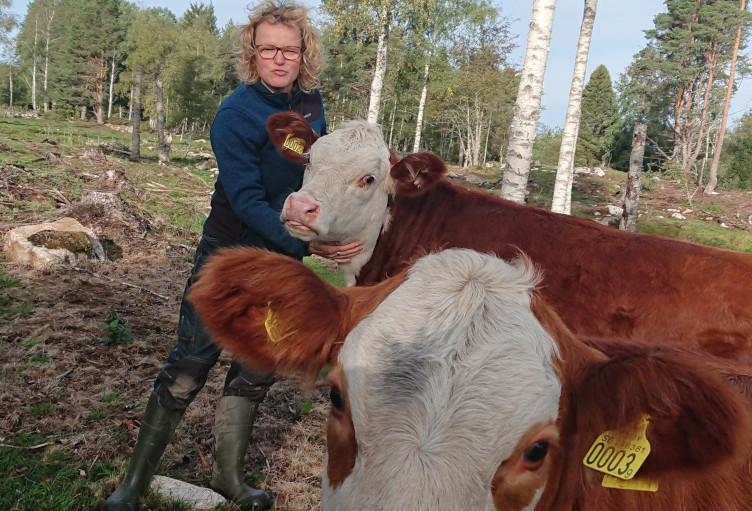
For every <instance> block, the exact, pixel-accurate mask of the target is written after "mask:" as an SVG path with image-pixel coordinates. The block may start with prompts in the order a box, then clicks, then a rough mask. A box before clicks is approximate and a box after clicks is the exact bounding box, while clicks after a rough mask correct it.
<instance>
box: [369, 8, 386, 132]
mask: <svg viewBox="0 0 752 511" xmlns="http://www.w3.org/2000/svg"><path fill="white" fill-rule="evenodd" d="M389 6H390V2H383V3H382V4H381V10H380V12H379V44H378V47H377V50H376V67H374V70H373V80H371V95H370V98H369V100H368V117H367V120H368V122H372V123H374V124H375V123H377V122H378V121H379V105H380V104H381V90H382V89H383V88H384V76H385V75H386V57H387V44H388V42H389Z"/></svg>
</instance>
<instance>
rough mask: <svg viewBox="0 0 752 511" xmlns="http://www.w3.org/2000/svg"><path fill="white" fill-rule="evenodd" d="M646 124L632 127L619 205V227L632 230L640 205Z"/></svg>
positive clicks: (635, 225) (634, 226) (633, 229)
mask: <svg viewBox="0 0 752 511" xmlns="http://www.w3.org/2000/svg"><path fill="white" fill-rule="evenodd" d="M646 137H647V125H645V124H638V125H636V126H635V128H634V135H633V137H632V153H631V154H630V156H629V172H628V173H627V183H626V185H625V186H624V194H623V195H622V197H621V205H622V208H624V210H623V211H622V214H621V220H620V221H619V229H621V230H622V231H631V232H634V231H635V228H636V227H637V212H638V209H639V205H640V187H641V186H642V183H641V176H642V160H643V158H644V156H645V138H646Z"/></svg>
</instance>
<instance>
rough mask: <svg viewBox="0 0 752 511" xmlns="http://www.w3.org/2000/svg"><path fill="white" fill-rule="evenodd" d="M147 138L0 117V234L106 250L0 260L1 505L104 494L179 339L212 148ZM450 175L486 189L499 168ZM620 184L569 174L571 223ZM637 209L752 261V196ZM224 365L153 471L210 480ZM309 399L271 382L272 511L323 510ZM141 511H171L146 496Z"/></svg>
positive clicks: (261, 448) (536, 177)
mask: <svg viewBox="0 0 752 511" xmlns="http://www.w3.org/2000/svg"><path fill="white" fill-rule="evenodd" d="M143 141H144V144H143V145H142V159H141V161H138V162H132V161H129V159H128V157H127V154H126V153H127V148H128V147H130V134H129V133H127V130H126V129H125V128H124V127H118V126H96V125H91V124H82V123H64V122H52V121H45V120H26V119H3V120H0V189H1V190H2V199H1V200H0V212H2V225H0V231H1V232H2V233H3V234H4V233H5V232H7V231H8V230H10V229H12V228H14V227H17V226H22V225H28V224H34V223H41V222H43V221H48V220H52V219H57V218H61V217H64V216H71V217H74V218H76V219H77V220H79V221H80V222H81V223H82V224H84V225H86V226H88V227H91V228H92V229H94V230H95V232H97V234H98V235H99V236H100V237H101V238H103V239H107V240H108V246H109V247H110V250H109V254H111V255H112V259H113V260H109V261H105V262H101V263H84V264H80V265H78V266H77V267H67V266H61V267H56V268H52V269H49V270H46V271H35V270H31V269H28V268H24V267H20V266H18V265H16V264H13V263H10V262H8V261H7V258H3V260H2V262H1V263H0V345H1V347H0V409H2V410H3V413H2V414H0V474H3V475H0V509H19V510H27V509H28V510H31V509H33V510H35V511H40V510H56V511H57V510H61V509H90V508H91V507H92V506H94V505H96V504H97V503H98V502H99V501H100V500H101V499H102V498H104V497H106V496H107V495H108V494H109V493H110V492H111V491H112V490H113V489H114V487H115V485H116V484H117V483H118V482H119V478H120V477H121V476H122V474H123V471H124V466H125V463H126V461H127V457H128V455H129V454H130V452H131V450H132V447H133V443H134V441H135V434H136V431H137V422H138V419H139V417H140V416H141V414H142V409H143V407H144V406H145V403H146V401H147V399H148V395H149V392H150V386H151V383H152V381H153V378H154V376H155V375H156V374H157V372H158V370H159V369H160V368H161V364H162V361H163V359H164V358H165V357H166V355H167V353H168V352H169V350H170V348H171V347H172V345H173V343H174V331H175V327H176V324H177V315H178V304H179V301H180V296H181V294H182V291H183V286H184V284H185V280H186V278H187V276H188V273H189V271H190V268H191V260H192V259H191V252H192V247H194V246H195V244H196V243H197V241H198V239H199V233H200V228H201V225H202V222H203V220H204V218H205V216H206V214H207V212H208V205H209V197H210V193H211V191H212V185H213V180H214V173H213V171H212V170H211V160H210V156H211V155H210V152H211V150H210V146H209V144H208V142H207V140H206V139H200V138H199V139H193V140H190V141H189V139H188V137H185V138H183V140H179V139H178V138H177V137H176V138H175V140H173V149H172V155H173V160H172V162H171V163H170V164H169V165H158V164H157V163H156V151H155V148H154V145H155V143H154V137H153V136H152V135H150V134H147V135H146V136H145V137H144V140H143ZM199 167H204V168H206V170H202V169H201V168H199ZM452 171H453V172H455V173H456V174H457V175H458V176H467V175H468V174H474V175H476V176H477V177H478V178H480V181H487V182H490V183H493V182H496V180H497V179H498V174H499V169H498V168H496V169H493V168H491V169H487V170H482V171H467V170H465V169H454V168H453V169H452ZM624 178H625V176H624V174H621V173H618V172H613V171H607V173H606V175H605V176H603V177H597V176H592V175H590V176H587V175H583V176H579V177H578V178H577V180H576V185H575V186H576V194H575V209H576V212H577V214H580V215H583V216H590V217H593V218H596V217H601V218H602V217H603V215H604V213H605V212H606V211H607V205H608V204H618V202H619V197H618V194H619V186H621V184H623V181H624ZM457 180H458V182H460V179H459V178H457ZM552 181H553V174H552V173H551V172H546V171H536V172H534V173H533V174H532V176H531V184H530V190H531V194H530V202H532V203H536V204H539V205H541V206H543V207H545V206H547V204H546V201H547V199H546V197H548V196H550V189H551V186H552ZM462 182H463V183H467V182H466V181H462ZM102 190H110V191H112V190H116V191H117V194H116V195H117V197H118V198H119V199H120V201H121V202H119V203H116V204H115V205H114V206H111V207H103V206H97V205H96V204H91V203H89V204H83V203H82V202H81V200H82V198H83V197H86V196H88V194H90V193H92V191H93V192H96V191H102ZM491 192H493V193H496V192H495V191H493V190H491ZM641 211H642V216H641V218H640V221H639V226H640V230H643V231H645V232H659V233H662V234H666V235H670V236H675V237H679V238H682V239H689V240H693V241H697V242H703V243H708V244H712V245H715V246H721V247H725V248H734V249H739V250H746V251H752V194H751V193H747V192H731V191H721V192H720V193H719V194H718V195H714V196H711V197H704V196H700V195H694V196H691V193H688V192H687V189H686V188H685V187H684V186H683V185H682V183H681V182H680V181H677V180H669V179H664V178H659V177H657V176H646V179H645V189H644V190H643V195H642V200H641ZM673 213H680V214H681V215H683V216H684V217H685V219H683V220H680V219H676V218H672V214H673ZM314 263H315V261H312V262H311V264H314ZM108 314H109V316H108ZM112 321H115V322H116V323H117V324H119V325H122V326H124V327H125V329H126V331H127V332H130V333H132V334H133V335H135V339H134V340H132V341H131V342H129V343H123V344H118V343H117V342H116V341H118V340H120V338H118V337H117V335H111V336H110V341H111V342H110V343H109V344H108V343H107V342H104V341H103V340H102V339H103V338H106V337H107V334H108V332H109V333H111V334H112V333H113V332H112V329H111V328H110V329H108V328H106V327H105V328H101V327H100V326H99V325H103V324H105V323H106V322H112ZM118 322H119V323H118ZM228 363H229V358H227V357H223V358H222V361H221V363H220V364H219V366H218V367H217V369H216V370H215V371H213V372H212V375H211V377H210V381H209V382H208V384H207V387H206V388H205V389H204V391H203V392H201V394H200V395H199V397H198V398H197V400H196V402H195V403H194V404H193V405H192V406H191V407H190V408H189V409H188V412H187V414H186V416H185V418H184V421H183V423H182V425H181V426H180V427H179V428H178V430H177V433H176V438H175V440H174V441H173V442H172V443H171V444H170V446H169V447H168V450H167V453H166V455H165V457H164V458H163V464H162V468H161V469H160V471H159V473H164V474H168V475H173V476H175V477H178V478H180V479H183V480H186V481H191V482H194V483H196V484H199V485H203V486H206V485H208V481H209V477H210V473H211V469H210V467H211V461H212V460H211V444H212V441H213V438H212V435H211V427H212V424H213V410H214V404H215V402H216V399H217V397H218V396H219V394H220V391H221V386H222V382H223V379H224V376H225V372H226V369H227V366H228ZM306 399H307V396H304V395H302V394H301V393H300V392H298V390H297V385H296V382H295V381H294V379H288V380H284V381H282V382H281V383H280V384H277V385H275V386H274V387H273V390H272V392H271V393H270V396H269V398H268V399H267V400H266V402H265V404H264V406H263V407H262V410H261V413H260V417H259V419H258V428H257V429H256V432H255V435H256V436H255V438H256V440H257V444H253V445H252V447H251V448H250V449H249V450H248V458H247V470H248V471H249V472H253V473H254V478H255V479H256V480H257V481H258V484H259V485H260V486H261V487H262V488H264V489H266V490H267V491H269V492H270V493H271V494H272V495H273V496H274V497H275V498H276V499H277V506H276V509H289V510H293V511H298V510H304V509H318V507H317V506H318V495H319V487H320V469H321V464H322V462H323V450H324V443H323V421H324V419H325V416H326V412H327V399H326V397H325V396H324V395H323V394H321V393H319V392H315V393H314V396H313V403H314V407H313V411H312V412H310V413H309V411H308V409H307V406H306V403H305V402H306ZM19 474H23V475H24V477H21V478H18V477H15V476H17V475H19ZM146 505H147V508H148V509H157V510H166V509H175V508H174V507H170V506H169V505H168V504H164V503H160V502H159V501H158V499H156V498H155V497H151V498H150V499H149V500H148V501H147V504H146Z"/></svg>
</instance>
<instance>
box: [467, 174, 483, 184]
mask: <svg viewBox="0 0 752 511" xmlns="http://www.w3.org/2000/svg"><path fill="white" fill-rule="evenodd" d="M465 181H467V182H468V183H470V184H471V185H481V184H482V183H483V180H482V179H481V178H479V177H478V176H475V175H473V174H468V175H466V176H465Z"/></svg>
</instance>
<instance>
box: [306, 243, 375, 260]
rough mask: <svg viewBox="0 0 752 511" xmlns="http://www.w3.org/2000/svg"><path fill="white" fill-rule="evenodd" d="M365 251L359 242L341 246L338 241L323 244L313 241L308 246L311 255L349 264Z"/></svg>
mask: <svg viewBox="0 0 752 511" xmlns="http://www.w3.org/2000/svg"><path fill="white" fill-rule="evenodd" d="M361 250H363V245H361V244H360V243H359V242H357V241H353V242H350V243H346V244H344V245H340V244H339V243H338V242H336V241H332V242H327V243H321V242H318V241H312V242H310V243H309V244H308V251H309V252H310V253H311V254H315V255H317V256H321V257H325V258H327V259H331V260H332V261H336V262H338V263H349V262H350V258H351V257H352V256H354V255H356V254H358V253H359V252H360V251H361Z"/></svg>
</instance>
